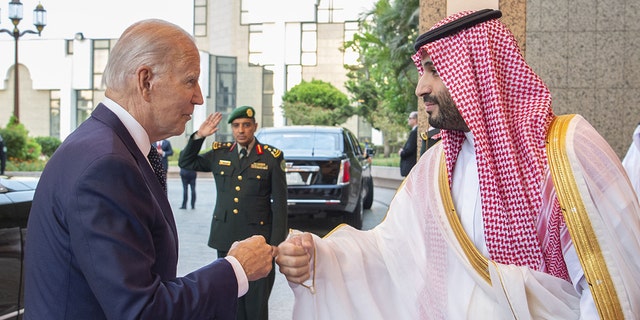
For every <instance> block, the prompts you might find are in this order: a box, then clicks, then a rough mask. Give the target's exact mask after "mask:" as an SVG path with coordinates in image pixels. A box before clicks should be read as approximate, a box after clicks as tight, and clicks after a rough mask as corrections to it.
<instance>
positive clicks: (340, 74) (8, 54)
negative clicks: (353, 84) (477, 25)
mask: <svg viewBox="0 0 640 320" xmlns="http://www.w3.org/2000/svg"><path fill="white" fill-rule="evenodd" d="M372 3H373V1H371V0H360V1H354V0H279V1H259V0H242V1H237V0H195V1H194V2H193V5H194V7H193V12H194V24H193V30H191V31H192V32H193V35H194V38H195V39H196V43H197V46H198V48H199V49H200V54H201V78H200V84H201V87H202V91H203V96H204V98H205V103H204V105H202V106H197V107H196V109H195V111H194V115H193V119H192V121H190V122H189V123H188V124H187V129H186V130H185V133H184V134H183V135H181V136H179V137H173V138H171V142H172V145H173V146H174V148H176V149H182V147H183V146H184V145H185V143H186V139H187V137H188V136H189V135H190V134H191V133H192V132H193V131H194V130H196V129H197V126H199V124H200V123H201V122H202V121H203V120H204V119H205V117H206V115H207V114H210V113H212V112H221V113H222V114H223V115H224V116H225V118H226V115H228V114H229V113H230V112H231V111H232V110H233V109H234V108H236V107H238V106H242V105H251V106H253V107H254V108H255V110H256V112H257V115H256V120H257V122H258V123H259V125H260V126H261V127H271V126H282V125H285V124H286V120H285V119H284V118H283V116H282V112H281V109H280V103H281V98H282V95H283V94H284V93H285V92H286V90H288V89H290V88H291V87H293V86H294V85H296V84H298V83H300V82H301V81H302V80H307V81H310V80H312V79H320V80H323V81H327V82H330V83H331V84H333V85H334V86H336V87H337V88H338V89H340V90H342V91H344V92H345V93H346V90H345V88H344V82H345V81H346V80H347V78H346V70H345V69H344V67H343V65H344V64H345V63H355V57H354V56H353V54H352V53H350V52H344V51H343V50H341V48H342V45H343V43H344V41H345V39H347V40H350V39H351V38H350V37H351V35H352V34H353V33H354V32H355V31H356V30H357V19H358V16H359V14H360V12H362V11H364V10H365V9H366V8H367V7H369V6H370V5H371V4H372ZM276 7H285V8H288V9H289V10H274V8H276ZM116 41H117V39H87V38H85V37H84V36H83V35H82V34H81V33H78V34H76V36H75V37H74V38H73V39H65V40H41V39H38V38H37V36H34V37H31V38H29V39H23V40H21V41H20V56H19V57H20V59H19V60H20V62H21V64H20V69H19V71H20V78H19V79H20V102H21V103H20V121H21V122H22V123H23V124H24V125H25V126H26V127H27V129H28V130H29V131H30V134H31V135H32V136H54V137H58V138H60V139H64V138H65V137H66V136H68V135H69V134H70V133H71V132H72V131H73V130H74V129H75V128H77V127H78V125H80V123H82V122H83V121H84V120H85V119H87V118H88V117H89V116H90V114H91V111H92V110H93V108H95V106H97V104H98V103H99V102H100V101H101V100H102V99H103V98H104V87H103V86H102V72H103V70H104V67H105V65H106V61H107V59H108V56H109V52H110V50H111V48H112V47H113V45H114V44H115V43H116ZM12 46H13V41H9V40H7V41H0V70H6V72H5V75H6V76H5V78H4V81H3V82H2V83H0V104H1V105H2V107H1V109H2V111H1V112H0V127H4V126H5V125H6V123H7V122H8V120H9V117H10V116H11V114H12V113H13V82H14V81H13V79H14V78H13V74H14V73H13V55H12V52H13V50H12ZM345 126H347V127H349V128H350V129H351V130H352V131H354V132H355V133H356V134H357V135H358V136H359V137H360V138H361V139H363V140H364V139H367V140H371V127H370V126H369V125H367V124H365V123H362V121H359V119H358V117H354V118H353V119H350V120H349V121H348V123H346V124H345ZM208 139H213V138H212V137H210V138H208ZM215 139H216V140H219V141H229V140H232V139H233V137H232V135H231V131H230V128H229V126H227V125H226V123H224V125H222V126H221V127H220V130H219V131H218V132H217V133H216V135H215ZM206 145H210V143H209V142H207V143H205V146H206Z"/></svg>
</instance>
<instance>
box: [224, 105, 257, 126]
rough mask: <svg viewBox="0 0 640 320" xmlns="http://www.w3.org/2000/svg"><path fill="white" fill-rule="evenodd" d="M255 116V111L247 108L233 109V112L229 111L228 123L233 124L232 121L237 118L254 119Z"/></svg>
mask: <svg viewBox="0 0 640 320" xmlns="http://www.w3.org/2000/svg"><path fill="white" fill-rule="evenodd" d="M255 115H256V111H255V110H253V108H251V107H249V106H242V107H238V108H235V109H233V111H231V114H229V121H228V123H231V122H233V120H235V119H238V118H249V119H254V117H255Z"/></svg>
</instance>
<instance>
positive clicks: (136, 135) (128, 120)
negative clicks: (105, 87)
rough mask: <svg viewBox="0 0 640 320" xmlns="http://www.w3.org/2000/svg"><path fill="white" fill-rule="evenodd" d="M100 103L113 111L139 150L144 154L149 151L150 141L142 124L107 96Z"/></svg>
mask: <svg viewBox="0 0 640 320" xmlns="http://www.w3.org/2000/svg"><path fill="white" fill-rule="evenodd" d="M102 104H104V105H105V106H106V107H107V108H108V109H109V110H111V112H113V113H115V115H116V116H117V117H118V119H120V121H121V122H122V124H123V125H124V127H125V128H127V131H129V134H130V135H131V137H132V138H133V141H135V143H136V145H137V146H138V149H140V152H142V154H143V155H145V156H146V155H147V154H148V153H149V150H151V142H150V141H149V134H147V131H145V130H144V128H143V127H142V125H141V124H140V123H139V122H138V121H137V120H136V119H135V118H134V117H133V116H132V115H131V114H130V113H129V112H127V110H125V109H124V108H123V107H122V106H120V105H119V104H118V103H116V102H115V101H113V100H111V99H109V98H104V100H103V101H102Z"/></svg>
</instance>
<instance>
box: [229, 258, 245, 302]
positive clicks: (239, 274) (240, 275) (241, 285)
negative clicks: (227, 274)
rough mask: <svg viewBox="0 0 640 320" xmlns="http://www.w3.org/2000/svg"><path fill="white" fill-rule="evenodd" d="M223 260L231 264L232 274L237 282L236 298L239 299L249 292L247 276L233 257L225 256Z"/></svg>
mask: <svg viewBox="0 0 640 320" xmlns="http://www.w3.org/2000/svg"><path fill="white" fill-rule="evenodd" d="M224 258H225V259H227V261H229V263H231V266H232V267H233V272H235V274H236V279H237V280H238V298H240V297H242V296H244V295H245V293H247V291H249V279H247V275H246V274H245V273H244V269H243V268H242V265H241V264H240V262H239V261H238V259H236V258H235V257H233V256H226V257H224Z"/></svg>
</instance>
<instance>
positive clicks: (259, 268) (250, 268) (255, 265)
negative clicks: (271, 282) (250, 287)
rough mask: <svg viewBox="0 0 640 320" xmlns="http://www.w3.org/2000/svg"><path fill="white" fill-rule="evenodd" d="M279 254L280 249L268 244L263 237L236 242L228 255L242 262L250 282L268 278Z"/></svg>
mask: <svg viewBox="0 0 640 320" xmlns="http://www.w3.org/2000/svg"><path fill="white" fill-rule="evenodd" d="M277 254H278V248H277V247H273V246H270V245H269V244H267V241H266V240H265V239H264V237H263V236H253V237H250V238H247V239H244V240H242V241H236V242H234V243H233V245H231V249H229V253H227V255H229V256H233V257H234V258H236V259H237V260H238V262H240V264H241V265H242V268H243V269H244V272H245V274H246V275H247V279H248V280H249V281H255V280H258V279H261V278H264V277H266V276H267V275H268V274H269V272H271V266H272V263H273V257H275V256H276V255H277Z"/></svg>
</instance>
